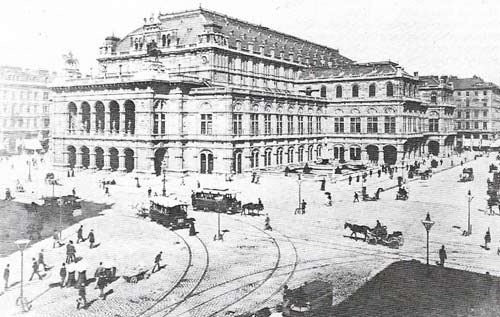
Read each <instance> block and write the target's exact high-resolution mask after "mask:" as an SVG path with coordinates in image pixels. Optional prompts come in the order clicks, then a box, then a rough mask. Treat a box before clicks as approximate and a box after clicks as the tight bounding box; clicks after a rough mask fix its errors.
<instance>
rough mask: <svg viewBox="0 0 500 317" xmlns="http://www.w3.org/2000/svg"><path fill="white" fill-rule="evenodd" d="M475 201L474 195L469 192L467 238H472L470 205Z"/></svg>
mask: <svg viewBox="0 0 500 317" xmlns="http://www.w3.org/2000/svg"><path fill="white" fill-rule="evenodd" d="M473 199H474V196H472V193H471V192H470V189H469V192H468V193H467V202H468V212H467V234H466V235H467V236H470V235H471V234H472V226H471V224H470V203H471V202H472V200H473Z"/></svg>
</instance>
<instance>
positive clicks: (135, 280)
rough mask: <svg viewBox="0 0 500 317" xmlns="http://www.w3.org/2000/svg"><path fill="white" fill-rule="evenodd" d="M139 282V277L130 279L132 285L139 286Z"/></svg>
mask: <svg viewBox="0 0 500 317" xmlns="http://www.w3.org/2000/svg"><path fill="white" fill-rule="evenodd" d="M137 282H138V279H137V276H133V277H132V278H131V279H130V283H134V284H137Z"/></svg>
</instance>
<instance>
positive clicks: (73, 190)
mask: <svg viewBox="0 0 500 317" xmlns="http://www.w3.org/2000/svg"><path fill="white" fill-rule="evenodd" d="M71 193H72V194H73V196H76V190H75V188H74V187H73V189H72V190H71Z"/></svg>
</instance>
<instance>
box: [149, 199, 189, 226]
mask: <svg viewBox="0 0 500 317" xmlns="http://www.w3.org/2000/svg"><path fill="white" fill-rule="evenodd" d="M150 203H151V205H150V208H149V215H150V217H151V221H154V222H157V223H159V224H161V225H163V226H165V227H168V228H171V229H174V230H175V229H183V228H188V227H189V225H190V219H188V218H187V208H188V204H187V203H185V202H182V201H180V200H178V199H176V198H174V197H164V196H155V197H152V198H151V200H150Z"/></svg>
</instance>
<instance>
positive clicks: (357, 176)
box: [356, 174, 359, 183]
mask: <svg viewBox="0 0 500 317" xmlns="http://www.w3.org/2000/svg"><path fill="white" fill-rule="evenodd" d="M356 183H359V174H358V175H356Z"/></svg>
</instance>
